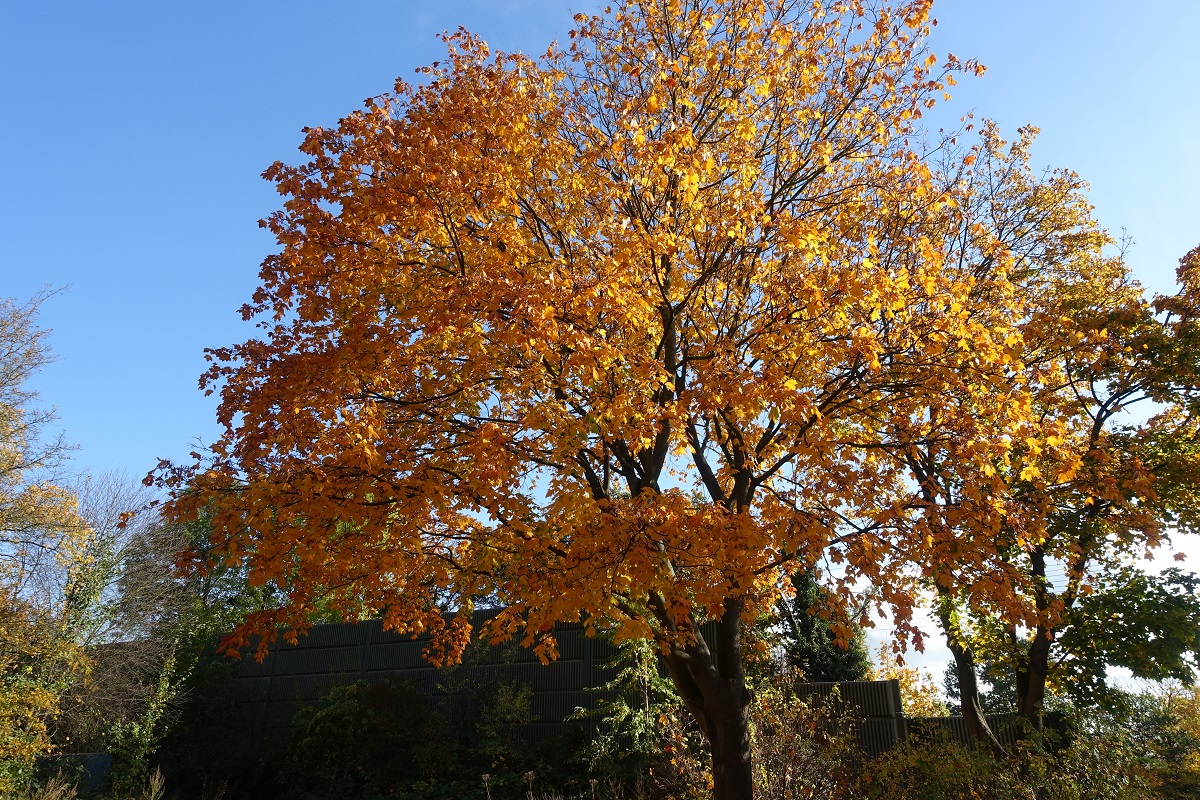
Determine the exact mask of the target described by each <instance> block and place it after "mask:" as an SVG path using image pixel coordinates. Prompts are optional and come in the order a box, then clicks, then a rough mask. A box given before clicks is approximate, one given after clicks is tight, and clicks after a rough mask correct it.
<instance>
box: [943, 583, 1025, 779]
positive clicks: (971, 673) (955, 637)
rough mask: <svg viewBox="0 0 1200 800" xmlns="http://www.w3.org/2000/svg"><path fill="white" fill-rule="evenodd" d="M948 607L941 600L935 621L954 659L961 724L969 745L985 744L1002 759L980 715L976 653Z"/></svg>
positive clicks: (997, 743)
mask: <svg viewBox="0 0 1200 800" xmlns="http://www.w3.org/2000/svg"><path fill="white" fill-rule="evenodd" d="M947 603H948V600H947V599H946V598H944V597H943V598H942V603H941V608H940V609H939V611H938V617H939V618H940V619H941V622H942V630H943V631H945V633H946V646H947V647H949V648H950V653H951V654H952V655H953V656H954V671H955V673H956V674H957V675H958V695H959V698H960V700H961V701H962V715H963V724H964V725H965V726H966V728H967V735H968V736H969V737H970V738H971V743H972V744H975V745H978V744H984V745H986V746H987V748H988V749H989V750H991V751H992V754H993V755H995V756H996V757H997V758H1002V757H1004V756H1006V755H1008V753H1007V752H1006V751H1005V750H1004V746H1003V745H1002V744H1000V740H999V739H998V738H997V737H996V733H995V731H993V730H992V728H991V726H990V725H988V721H987V717H986V716H985V715H984V713H983V706H982V705H981V704H980V702H979V681H978V679H977V677H976V673H975V653H974V651H972V650H971V646H970V645H969V644H967V641H966V639H965V638H964V637H963V636H962V635H961V634H960V632H959V630H958V626H957V625H956V624H955V623H954V618H953V617H952V616H951V614H950V609H949V608H948V606H947Z"/></svg>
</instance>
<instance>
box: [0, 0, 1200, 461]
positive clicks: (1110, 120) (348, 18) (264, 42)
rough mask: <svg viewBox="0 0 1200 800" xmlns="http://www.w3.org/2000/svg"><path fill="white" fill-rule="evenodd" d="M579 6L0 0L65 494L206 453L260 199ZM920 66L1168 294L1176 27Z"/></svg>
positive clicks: (534, 39) (21, 272)
mask: <svg viewBox="0 0 1200 800" xmlns="http://www.w3.org/2000/svg"><path fill="white" fill-rule="evenodd" d="M594 6H595V3H593V2H590V0H491V1H490V2H485V1H484V0H437V1H436V2H433V1H432V0H428V1H427V0H338V2H330V1H329V0H326V2H315V1H314V0H239V2H229V0H205V2H196V1H193V2H184V0H173V1H171V2H166V1H165V0H154V2H150V1H149V0H143V1H142V2H132V1H131V0H112V2H107V3H98V2H95V0H89V2H59V1H58V0H9V1H8V2H7V3H5V6H4V14H3V36H2V40H3V46H2V47H0V109H2V113H3V124H2V125H0V152H3V153H4V154H5V170H4V182H3V188H4V191H3V193H2V194H0V241H2V242H3V245H4V246H3V250H2V251H0V296H11V297H16V298H18V299H21V298H26V297H29V296H30V295H32V294H33V293H34V292H35V291H37V290H38V289H39V288H40V287H43V286H49V287H65V290H64V291H63V292H62V293H60V294H59V295H57V296H55V297H54V298H53V299H51V300H50V301H49V302H47V304H46V305H45V308H44V312H43V316H42V322H43V324H44V325H45V326H47V327H50V328H52V329H53V331H54V332H53V336H52V338H51V342H52V345H53V348H54V350H55V352H56V353H57V355H58V357H59V360H58V361H57V362H56V363H55V364H53V365H52V366H51V367H49V368H48V369H46V370H45V372H44V373H43V374H42V375H41V376H39V378H38V380H37V388H38V389H39V390H40V391H41V393H42V395H43V399H44V401H45V402H47V403H49V404H52V405H55V406H57V408H58V411H59V416H60V423H61V425H62V428H63V429H64V430H65V431H66V434H67V436H68V437H69V438H70V439H71V440H73V441H74V442H76V443H77V444H78V447H79V449H78V451H77V453H76V459H75V464H76V466H77V468H78V469H80V470H91V471H102V470H109V469H122V470H125V471H127V472H129V473H131V474H134V475H139V476H140V475H142V474H144V473H145V472H146V471H147V470H148V469H150V468H152V467H153V466H154V465H155V463H156V461H157V459H158V458H160V457H167V458H174V459H179V458H183V457H186V454H187V452H188V450H189V449H190V443H191V442H192V441H193V440H195V439H196V438H197V437H201V438H203V439H204V440H206V441H211V440H212V439H213V438H214V436H215V434H216V425H215V422H214V413H213V409H214V407H215V403H214V401H213V399H212V398H205V397H203V396H202V395H201V394H200V393H199V392H198V391H197V388H196V380H197V376H198V375H199V373H200V372H201V371H202V370H203V369H204V361H203V357H202V351H203V349H204V348H205V347H211V346H219V345H224V344H229V343H232V342H234V341H240V340H243V339H245V338H247V337H248V336H249V335H250V334H251V328H250V327H249V326H247V325H245V324H244V323H242V322H241V320H240V318H239V317H238V315H237V314H236V309H237V308H238V306H239V305H241V304H242V303H243V302H245V301H246V300H247V299H248V297H249V295H250V293H251V291H252V290H253V288H254V286H255V279H256V274H257V265H258V263H259V261H260V260H261V259H262V258H263V256H264V255H266V254H267V253H268V252H270V251H271V249H272V241H271V240H270V238H269V237H268V236H267V235H266V234H265V233H263V232H262V231H260V230H259V229H258V227H257V224H256V222H257V220H258V219H259V218H260V217H264V216H266V215H267V214H269V213H270V212H271V211H272V210H274V208H275V207H276V200H277V197H276V195H275V194H274V193H273V191H272V190H271V188H270V187H269V186H268V185H267V184H266V183H264V182H263V181H262V180H261V179H260V178H259V177H258V176H259V173H260V172H261V171H262V170H263V169H264V168H265V167H266V166H267V165H269V164H270V163H271V162H272V161H274V160H276V159H284V160H291V159H294V154H295V146H296V145H297V144H298V143H299V141H300V135H301V134H300V129H301V128H302V127H303V126H305V125H328V124H331V123H333V122H334V121H335V120H336V119H337V118H338V117H340V116H342V115H344V114H345V113H347V112H348V111H350V110H352V109H354V108H357V107H358V106H359V104H360V103H361V101H362V99H363V98H365V97H367V96H370V95H373V94H378V93H380V92H383V91H385V90H387V89H388V88H390V86H391V83H392V81H393V79H394V78H395V77H396V76H397V75H400V76H405V77H409V76H411V75H412V71H413V69H414V68H415V67H417V66H419V65H421V64H425V63H428V62H430V61H432V60H435V59H436V58H438V57H439V56H440V54H441V45H440V42H438V40H437V38H436V35H437V34H438V33H439V32H440V31H442V30H444V29H454V28H455V27H457V26H458V25H464V26H466V27H468V28H469V29H471V30H473V31H475V32H477V33H479V34H482V35H483V36H484V37H485V38H486V39H487V40H488V41H489V42H490V43H491V44H492V45H493V46H494V47H497V48H500V49H506V50H523V51H525V52H528V53H540V52H542V51H543V50H544V48H545V46H546V45H547V43H548V42H549V41H550V40H551V39H553V38H555V37H558V38H565V34H566V32H567V30H569V28H570V27H571V22H570V19H571V16H570V10H571V9H572V8H573V9H575V10H589V9H591V8H593V7H594ZM935 16H937V17H938V19H939V21H940V24H939V26H938V27H937V29H936V32H935V38H934V42H933V46H934V50H935V51H936V52H938V53H939V54H944V53H945V52H947V51H951V52H954V53H956V54H958V55H960V56H962V57H974V58H978V59H980V60H981V61H983V62H984V63H985V64H986V65H987V66H988V74H987V76H986V77H985V78H983V79H981V80H968V81H965V82H964V84H963V85H960V87H958V90H957V92H956V95H957V96H956V100H955V101H954V102H953V104H952V105H951V106H950V107H949V111H948V112H947V111H943V112H939V113H942V114H943V115H945V116H944V118H947V119H949V118H954V117H957V116H958V115H959V114H961V113H964V112H965V111H969V110H974V111H976V112H977V113H978V114H980V115H984V116H989V117H992V118H995V119H997V120H998V121H999V122H1000V123H1001V124H1002V125H1003V126H1004V128H1005V129H1007V130H1009V131H1011V130H1014V129H1015V128H1016V127H1017V126H1018V125H1022V124H1025V123H1033V124H1036V125H1038V126H1039V127H1041V129H1042V137H1041V139H1040V143H1039V145H1038V146H1037V149H1036V150H1035V156H1036V159H1035V160H1036V161H1037V162H1039V163H1040V164H1044V165H1047V166H1051V165H1052V166H1056V167H1057V166H1065V167H1071V168H1073V169H1075V170H1076V171H1078V172H1079V173H1080V174H1082V175H1083V176H1084V177H1085V178H1086V179H1088V180H1089V181H1090V182H1091V184H1092V187H1093V193H1092V199H1093V202H1094V204H1095V206H1096V207H1097V213H1098V216H1099V218H1100V219H1101V220H1102V221H1103V222H1104V224H1106V225H1107V226H1109V227H1110V228H1112V229H1114V230H1119V229H1120V228H1122V227H1125V228H1127V229H1128V231H1129V233H1130V234H1131V235H1132V236H1133V238H1134V239H1136V241H1137V243H1138V244H1137V246H1136V247H1135V248H1134V250H1133V251H1132V258H1131V260H1132V263H1133V265H1134V268H1135V270H1136V272H1137V273H1138V274H1139V276H1140V277H1141V278H1142V279H1143V281H1144V282H1145V283H1147V284H1148V285H1149V286H1151V287H1152V288H1154V289H1156V290H1169V289H1170V288H1171V285H1172V278H1173V273H1174V267H1175V264H1176V262H1177V260H1178V258H1179V257H1180V256H1181V255H1182V254H1183V253H1184V252H1186V251H1187V250H1188V249H1190V248H1191V247H1193V246H1195V245H1197V244H1200V224H1198V222H1200V214H1198V212H1200V203H1198V202H1197V194H1196V189H1197V186H1200V134H1198V133H1197V131H1198V130H1200V111H1198V109H1200V88H1198V87H1200V69H1198V68H1197V60H1196V58H1195V49H1196V44H1195V34H1196V31H1200V3H1197V2H1195V0H1144V1H1143V3H1141V4H1140V5H1135V4H1132V3H1128V2H1122V3H1118V2H1112V1H1111V0H1055V1H1054V2H1051V1H1050V0H941V1H940V2H938V3H937V4H936V5H935Z"/></svg>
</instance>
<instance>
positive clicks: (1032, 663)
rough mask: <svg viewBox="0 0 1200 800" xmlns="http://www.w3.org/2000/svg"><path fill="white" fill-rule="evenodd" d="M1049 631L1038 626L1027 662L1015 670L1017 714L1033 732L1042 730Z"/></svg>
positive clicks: (1048, 658) (1051, 642)
mask: <svg viewBox="0 0 1200 800" xmlns="http://www.w3.org/2000/svg"><path fill="white" fill-rule="evenodd" d="M1051 644H1053V639H1052V638H1051V635H1050V631H1049V630H1047V629H1046V628H1045V627H1042V626H1039V627H1038V629H1037V635H1036V636H1034V638H1033V641H1032V642H1031V643H1030V645H1029V653H1028V660H1027V661H1026V663H1025V666H1024V668H1023V669H1019V670H1017V713H1018V714H1020V715H1021V716H1022V717H1024V718H1025V720H1026V721H1027V722H1028V723H1029V725H1030V727H1031V728H1032V729H1033V730H1035V731H1040V730H1042V729H1043V727H1044V726H1043V721H1042V719H1043V718H1042V714H1043V707H1044V706H1045V704H1046V679H1047V677H1048V676H1049V673H1050V646H1051Z"/></svg>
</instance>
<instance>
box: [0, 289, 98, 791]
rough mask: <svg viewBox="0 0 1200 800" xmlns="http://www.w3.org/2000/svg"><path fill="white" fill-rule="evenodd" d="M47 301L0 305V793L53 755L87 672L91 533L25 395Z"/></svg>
mask: <svg viewBox="0 0 1200 800" xmlns="http://www.w3.org/2000/svg"><path fill="white" fill-rule="evenodd" d="M45 298H46V295H44V294H43V295H39V296H37V297H35V298H33V299H32V300H30V301H29V302H27V303H25V304H23V305H18V304H16V303H14V302H12V301H9V300H0V794H8V793H9V792H11V791H15V790H16V788H17V786H18V785H19V783H20V782H22V781H23V780H25V779H27V778H28V775H29V771H30V769H31V767H32V764H33V761H34V759H35V758H37V757H38V756H40V755H42V754H44V753H46V752H47V751H48V750H49V749H50V747H51V743H50V738H49V733H48V725H49V723H50V722H51V721H52V720H53V719H54V718H55V716H57V714H58V711H59V695H60V693H61V691H62V690H63V689H64V688H66V687H67V686H69V685H70V684H71V683H72V682H73V681H74V679H75V677H76V676H77V675H78V674H80V673H82V672H85V671H86V668H87V661H86V658H85V657H84V655H83V652H82V650H81V649H80V647H79V646H78V643H77V641H76V640H75V639H74V638H73V636H72V635H71V626H72V621H73V620H72V612H73V607H72V606H71V604H70V602H69V601H70V589H71V586H72V582H73V580H74V578H75V576H76V575H77V574H78V571H77V568H78V566H79V565H80V555H81V554H82V552H83V550H84V547H85V546H86V543H87V541H88V536H89V531H88V528H87V526H86V525H85V524H84V522H83V520H82V519H81V518H80V517H79V515H78V512H77V508H76V500H75V496H74V494H73V493H72V492H70V491H69V490H68V489H65V488H63V487H62V486H60V485H58V483H57V482H56V481H55V477H56V469H57V468H58V467H59V466H60V465H61V463H62V459H63V457H64V455H65V451H66V445H65V444H64V443H63V441H62V440H61V439H45V438H43V435H44V432H45V431H44V428H45V426H46V425H47V424H48V423H49V422H50V421H51V420H52V419H53V414H52V412H50V411H48V410H44V409H41V408H39V407H38V406H37V395H36V394H35V393H33V392H32V391H30V390H29V389H27V388H26V386H25V384H26V381H27V380H28V379H29V378H30V377H31V376H32V375H33V374H34V373H36V372H37V370H39V369H40V368H41V367H43V366H44V365H45V364H46V363H47V361H48V360H49V357H50V356H49V350H48V348H47V347H46V343H45V337H46V332H45V331H44V330H41V329H39V328H38V327H37V312H38V308H39V306H40V304H41V302H42V301H43V300H44V299H45Z"/></svg>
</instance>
